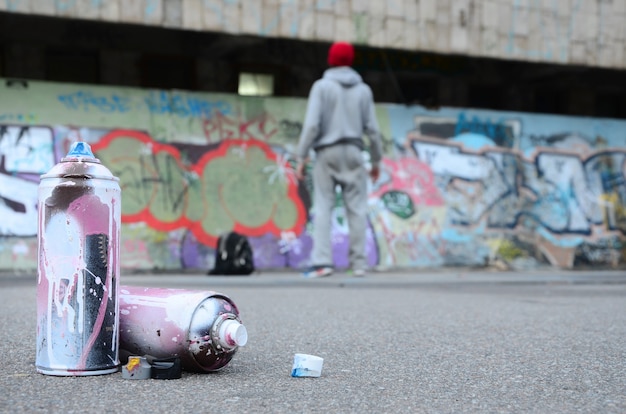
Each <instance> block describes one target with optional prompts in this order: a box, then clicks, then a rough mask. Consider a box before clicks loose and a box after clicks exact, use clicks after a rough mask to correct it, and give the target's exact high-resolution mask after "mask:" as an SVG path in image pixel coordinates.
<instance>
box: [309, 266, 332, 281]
mask: <svg viewBox="0 0 626 414" xmlns="http://www.w3.org/2000/svg"><path fill="white" fill-rule="evenodd" d="M332 274H333V268H332V267H330V266H313V267H312V268H310V269H307V270H305V271H304V272H303V273H302V275H303V276H304V277H306V278H307V279H315V278H318V277H327V276H330V275H332Z"/></svg>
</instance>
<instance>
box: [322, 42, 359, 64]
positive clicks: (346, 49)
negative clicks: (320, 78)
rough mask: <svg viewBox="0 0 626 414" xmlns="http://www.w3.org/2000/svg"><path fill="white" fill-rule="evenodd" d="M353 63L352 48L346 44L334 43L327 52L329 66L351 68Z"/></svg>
mask: <svg viewBox="0 0 626 414" xmlns="http://www.w3.org/2000/svg"><path fill="white" fill-rule="evenodd" d="M352 62H354V47H353V46H352V45H351V44H350V43H347V42H335V43H333V44H332V45H331V46H330V49H329V50H328V64H329V65H330V66H352Z"/></svg>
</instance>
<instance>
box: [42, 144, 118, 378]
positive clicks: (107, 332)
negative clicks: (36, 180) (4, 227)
mask: <svg viewBox="0 0 626 414" xmlns="http://www.w3.org/2000/svg"><path fill="white" fill-rule="evenodd" d="M121 208H122V204H121V190H120V186H119V180H118V178H116V177H114V176H113V174H112V173H111V171H109V169H107V168H106V167H105V166H104V165H102V164H101V163H100V161H99V160H98V159H97V158H96V157H95V156H94V155H93V153H92V151H91V148H90V146H89V144H87V143H84V142H76V143H74V144H73V145H72V147H71V148H70V151H69V152H68V154H67V156H66V157H64V158H62V159H61V162H60V163H58V164H57V165H55V166H54V167H53V168H52V169H51V170H50V171H49V172H48V173H46V174H44V175H42V176H41V182H40V184H39V227H38V235H39V263H38V279H37V347H36V348H37V355H36V362H35V363H36V367H37V371H38V372H40V373H42V374H47V375H61V376H68V375H99V374H109V373H113V372H116V371H118V369H119V299H118V295H117V291H118V286H119V274H120V263H119V240H120V224H121Z"/></svg>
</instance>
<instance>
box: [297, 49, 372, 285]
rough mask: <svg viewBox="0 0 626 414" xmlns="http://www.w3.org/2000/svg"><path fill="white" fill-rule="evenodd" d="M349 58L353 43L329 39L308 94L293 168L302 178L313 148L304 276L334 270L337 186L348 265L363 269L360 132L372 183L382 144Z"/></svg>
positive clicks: (366, 90)
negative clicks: (308, 254) (323, 67)
mask: <svg viewBox="0 0 626 414" xmlns="http://www.w3.org/2000/svg"><path fill="white" fill-rule="evenodd" d="M353 62H354V47H353V46H352V45H351V44H350V43H346V42H335V43H333V44H332V45H331V47H330V49H329V51H328V64H329V66H330V68H329V69H327V70H326V71H325V72H324V75H323V77H322V78H321V79H319V80H317V81H316V82H315V83H314V84H313V86H312V88H311V91H310V93H309V98H308V102H307V110H306V115H305V119H304V123H303V125H302V133H301V135H300V141H299V143H298V148H297V157H298V164H297V167H296V175H297V176H298V178H299V179H302V178H303V176H304V171H305V165H306V163H307V161H308V154H309V151H310V150H311V149H313V150H314V152H315V165H314V167H313V224H314V227H313V251H312V253H311V265H312V266H311V268H310V269H309V270H307V271H305V272H304V276H305V277H324V276H330V275H331V274H332V273H333V270H334V263H333V256H332V246H331V217H332V211H333V208H334V207H335V187H336V186H339V187H340V188H341V194H342V197H343V201H344V205H345V208H346V215H347V219H348V227H349V230H350V266H351V267H352V270H353V273H354V275H355V276H363V275H364V274H365V270H366V267H367V262H366V258H365V237H366V231H367V178H368V170H367V168H366V165H365V159H364V157H363V150H364V149H365V148H366V145H365V142H364V140H363V136H364V135H366V136H367V137H368V138H369V141H370V145H369V146H368V147H367V148H369V152H370V161H371V169H370V170H369V176H370V177H371V178H372V180H373V181H376V180H377V179H378V176H379V173H380V167H379V164H380V160H381V157H382V149H381V147H382V144H381V138H380V132H379V128H378V121H377V120H376V114H375V112H374V98H373V94H372V90H371V89H370V87H369V86H368V85H367V84H366V83H364V82H363V79H362V78H361V75H359V74H358V73H357V72H356V71H355V70H354V69H353V68H352V67H351V66H352V64H353Z"/></svg>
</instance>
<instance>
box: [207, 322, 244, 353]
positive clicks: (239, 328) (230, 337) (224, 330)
mask: <svg viewBox="0 0 626 414" xmlns="http://www.w3.org/2000/svg"><path fill="white" fill-rule="evenodd" d="M218 322H219V327H218V328H217V329H216V333H217V335H216V338H215V339H216V340H217V342H218V343H219V345H220V346H221V347H222V348H225V349H234V348H237V347H239V346H245V345H246V343H248V331H247V329H246V327H245V326H243V324H242V323H241V322H239V321H238V320H236V319H225V320H223V321H218Z"/></svg>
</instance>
